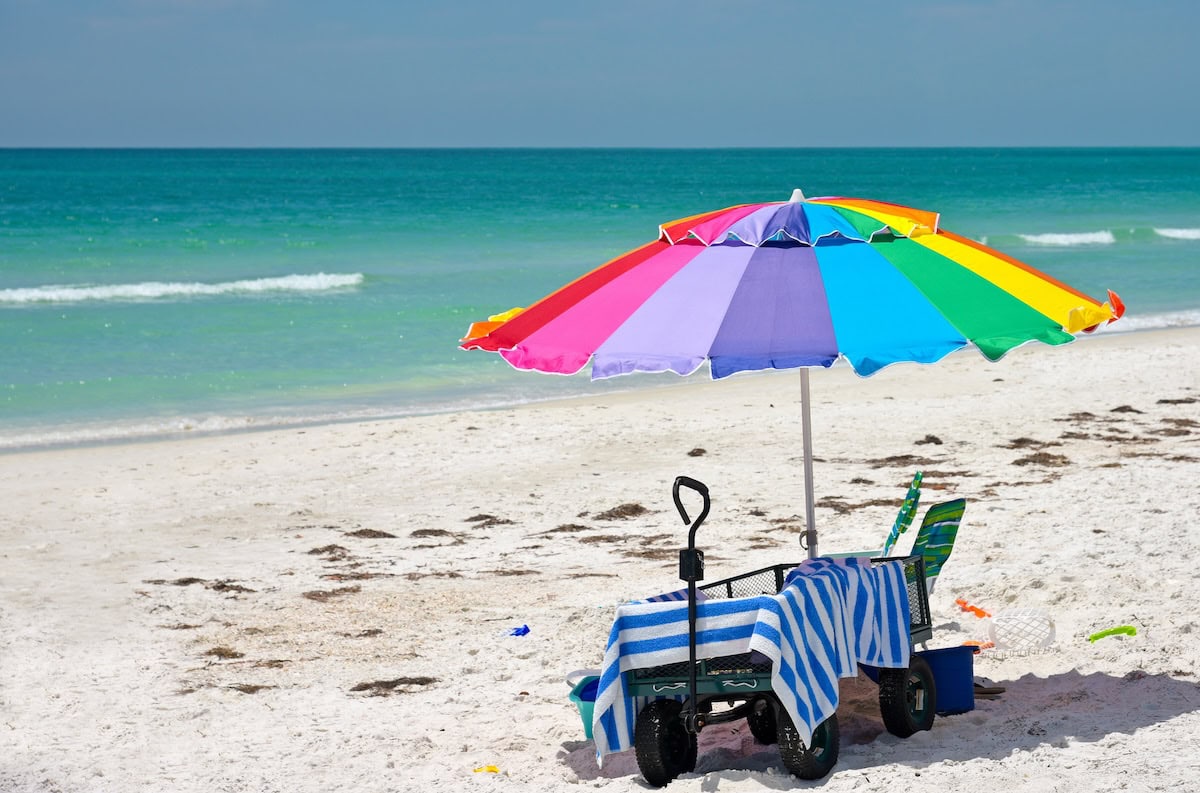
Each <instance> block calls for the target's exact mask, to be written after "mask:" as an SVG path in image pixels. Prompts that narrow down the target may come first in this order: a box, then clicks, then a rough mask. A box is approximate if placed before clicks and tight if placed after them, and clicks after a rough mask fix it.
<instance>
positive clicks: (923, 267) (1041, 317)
mask: <svg viewBox="0 0 1200 793" xmlns="http://www.w3.org/2000/svg"><path fill="white" fill-rule="evenodd" d="M1108 298H1109V300H1108V302H1105V303H1101V302H1099V301H1097V300H1094V299H1093V298H1091V297H1088V296H1087V295H1085V294H1083V293H1081V292H1079V291H1077V290H1075V289H1072V288H1071V287H1069V286H1067V285H1066V284H1063V283H1061V282H1059V281H1057V280H1055V279H1053V278H1051V277H1050V276H1048V275H1046V274H1045V273H1042V272H1039V271H1038V270H1036V269H1034V268H1033V267H1030V266H1029V265H1027V264H1023V263H1022V262H1019V261H1017V260H1016V259H1013V258H1011V257H1009V256H1006V255H1004V254H1003V253H1000V252H998V251H995V250H993V249H990V248H988V247H986V246H984V245H981V244H979V243H977V242H975V241H973V240H970V239H967V238H965V237H961V236H958V235H957V234H953V233H951V232H949V231H946V230H945V229H943V228H940V226H939V223H938V214H937V213H935V212H927V211H923V210H919V209H912V208H909V207H904V206H899V205H896V204H888V203H884V202H880V201H872V200H866V199H859V198H831V197H826V198H805V197H804V196H803V194H802V193H801V191H799V190H796V191H795V192H794V193H793V195H792V198H791V200H790V201H787V202H774V203H759V204H743V205H739V206H734V207H729V208H726V209H720V210H717V211H715V212H708V213H705V214H701V215H695V216H692V217H688V218H683V219H681V220H676V221H672V222H670V223H667V224H664V225H663V226H661V227H660V229H659V235H658V239H656V240H655V241H653V242H650V243H648V244H646V245H643V246H641V247H639V248H635V249H634V250H632V251H629V252H628V253H625V254H622V255H621V256H618V257H617V258H615V259H613V260H612V261H610V262H608V263H606V264H604V265H601V266H600V267H598V268H596V269H595V270H593V271H591V272H590V273H587V274H586V275H584V276H582V277H580V278H579V279H577V280H575V281H573V282H571V283H569V284H567V285H566V286H564V287H562V288H561V289H558V290H557V291H555V292H552V293H551V294H549V295H547V296H546V297H544V298H542V299H541V300H539V301H538V302H537V303H534V304H533V305H531V306H530V307H529V308H526V309H512V310H511V311H508V312H506V313H505V314H501V315H498V316H494V317H491V318H490V319H489V320H488V321H486V322H479V323H475V324H474V325H472V326H471V329H470V331H469V332H468V334H467V336H466V338H464V339H463V340H462V343H461V346H462V347H463V349H481V350H490V351H492V352H497V353H499V354H500V355H501V356H502V357H503V358H504V359H505V360H506V361H508V362H509V363H510V364H511V365H512V366H514V367H516V368H518V369H530V370H535V371H540V372H548V373H555V374H574V373H576V372H579V371H581V370H582V369H583V368H584V367H586V366H587V365H588V362H589V361H590V362H591V377H592V379H601V378H606V377H612V376H615V375H620V374H628V373H631V372H665V371H670V372H676V373H678V374H681V375H686V374H690V373H692V372H694V371H696V370H697V369H699V368H701V367H702V366H703V365H704V364H705V362H707V363H708V365H709V369H710V371H711V374H712V377H713V378H722V377H727V376H729V375H731V374H735V373H737V372H742V371H752V370H760V369H792V368H800V369H801V392H802V402H803V411H802V413H803V419H804V444H805V449H804V459H805V486H806V505H807V518H808V527H807V529H808V530H807V531H806V539H807V542H808V547H809V553H810V555H812V556H815V555H816V533H815V530H814V526H813V522H814V519H813V512H814V510H813V488H812V451H811V432H810V420H809V407H808V406H809V398H808V377H807V374H808V369H807V368H808V367H814V366H823V367H829V366H832V365H833V364H834V362H835V361H837V360H838V359H839V358H841V359H843V360H845V361H846V362H847V363H848V364H849V365H850V366H851V367H853V369H854V371H855V372H857V373H858V374H860V375H863V376H869V375H871V374H874V373H875V372H877V371H879V370H880V369H882V368H883V367H885V366H888V365H890V364H893V363H899V362H902V361H915V362H918V363H933V362H935V361H938V360H940V359H941V358H943V357H945V356H946V355H948V354H949V353H951V352H954V351H955V350H959V349H962V348H964V347H972V346H973V347H975V348H976V349H978V350H979V351H980V352H981V353H982V354H983V355H984V356H985V357H986V358H988V359H989V360H993V361H994V360H998V359H999V358H1001V357H1003V356H1004V354H1005V353H1007V352H1008V351H1009V350H1011V349H1012V348H1014V347H1017V346H1019V345H1022V344H1025V343H1027V342H1031V341H1040V342H1042V343H1044V344H1051V345H1055V344H1063V343H1065V342H1069V341H1071V340H1073V339H1074V337H1075V334H1077V333H1079V332H1081V331H1091V330H1094V329H1095V328H1097V327H1099V326H1100V325H1103V324H1105V323H1108V322H1112V321H1115V320H1116V319H1118V318H1119V317H1120V316H1121V315H1122V313H1123V312H1124V306H1123V305H1122V304H1121V301H1120V299H1119V298H1118V297H1117V296H1116V295H1115V294H1114V293H1113V292H1109V293H1108Z"/></svg>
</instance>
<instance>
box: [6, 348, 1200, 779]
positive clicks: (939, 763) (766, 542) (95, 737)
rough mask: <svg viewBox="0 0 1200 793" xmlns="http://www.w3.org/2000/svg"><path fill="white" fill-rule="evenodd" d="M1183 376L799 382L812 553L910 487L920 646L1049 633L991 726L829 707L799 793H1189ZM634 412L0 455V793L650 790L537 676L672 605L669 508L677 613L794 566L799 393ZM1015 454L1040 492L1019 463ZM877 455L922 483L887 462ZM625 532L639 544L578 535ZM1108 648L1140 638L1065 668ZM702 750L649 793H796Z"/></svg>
mask: <svg viewBox="0 0 1200 793" xmlns="http://www.w3.org/2000/svg"><path fill="white" fill-rule="evenodd" d="M1198 342H1200V332H1198V331H1196V330H1184V331H1171V332H1146V333H1136V334H1108V335H1103V336H1100V337H1098V338H1095V339H1089V340H1086V341H1083V342H1080V343H1077V344H1074V345H1070V346H1069V347H1066V348H1058V349H1047V348H1045V347H1041V346H1034V347H1029V348H1024V349H1021V350H1019V351H1016V352H1014V353H1013V354H1012V355H1011V356H1010V357H1009V359H1007V360H1005V361H1002V362H1000V363H998V364H989V363H987V362H986V361H984V360H982V359H981V358H979V357H978V356H977V355H975V354H974V353H971V354H963V355H959V356H955V357H954V358H953V359H951V360H947V361H944V362H942V363H941V364H939V365H937V366H932V367H918V366H900V367H895V368H893V369H889V370H887V371H885V372H883V373H881V374H879V375H878V376H876V377H873V378H871V379H869V380H861V379H858V378H856V377H855V376H854V375H853V374H851V373H849V372H847V371H828V372H824V371H818V372H814V373H813V378H812V381H813V397H814V406H813V420H814V427H815V431H814V447H815V451H816V456H817V458H818V462H817V464H816V477H817V491H818V498H819V499H823V500H824V502H823V503H824V504H826V506H821V507H819V508H818V510H817V518H818V523H819V527H820V530H821V547H822V549H824V550H826V551H845V550H855V549H859V548H871V547H877V546H878V545H879V544H880V542H881V541H882V538H883V536H884V534H885V532H886V530H887V528H888V527H889V526H890V524H891V521H892V518H893V516H894V513H895V508H894V507H892V506H861V507H858V508H853V509H849V510H846V511H844V512H840V511H838V510H836V509H835V508H833V507H834V506H837V505H846V506H848V507H854V505H860V504H863V503H864V502H869V501H871V500H874V499H899V498H900V496H901V495H902V494H903V492H904V487H905V485H906V482H907V479H908V478H909V477H910V476H911V475H912V472H913V471H914V470H916V469H917V468H921V469H923V470H924V471H925V472H926V483H927V484H926V492H925V497H924V498H925V502H924V503H925V504H928V503H932V502H933V501H934V500H936V499H938V498H940V497H945V498H952V497H956V496H965V497H967V498H968V499H969V500H970V502H969V506H968V509H967V521H966V523H965V525H964V528H963V530H962V532H961V533H960V536H959V540H958V545H957V548H956V549H955V553H954V556H953V557H952V558H951V560H950V562H949V563H948V565H947V567H946V570H945V571H944V573H943V575H942V578H941V580H940V582H939V584H938V588H937V590H936V591H935V593H934V596H933V603H932V607H933V612H934V623H935V637H934V641H933V642H932V643H931V646H949V645H954V644H959V643H961V642H962V641H964V640H966V639H970V638H974V637H975V636H976V634H977V633H978V631H979V630H980V624H979V623H978V621H977V620H976V618H975V617H973V616H971V615H969V614H964V613H963V612H961V611H960V610H959V609H958V608H957V607H956V606H955V604H954V600H955V598H956V597H963V598H966V599H968V600H969V601H971V602H973V603H976V604H978V605H980V606H983V607H984V608H988V609H990V610H992V611H1004V610H1006V609H1013V608H1040V609H1044V610H1046V612H1048V613H1049V614H1051V615H1052V616H1053V618H1054V620H1055V622H1056V625H1057V642H1056V644H1055V645H1054V646H1053V647H1052V648H1050V649H1049V650H1048V651H1046V652H1042V653H1038V654H1030V655H1023V656H1010V657H1005V658H997V657H995V654H994V653H985V654H983V655H981V656H979V657H978V658H977V660H976V666H975V673H976V674H977V675H980V676H986V677H988V678H991V679H992V680H994V681H996V682H998V683H999V684H1001V685H1003V686H1005V687H1006V688H1007V691H1006V692H1005V693H1004V695H1003V696H1002V697H1001V698H1000V699H998V700H992V701H983V700H981V701H979V702H978V703H977V707H976V709H975V710H974V711H973V712H970V713H967V714H962V715H958V716H949V717H944V718H939V719H938V720H937V721H936V723H935V724H934V727H933V729H932V730H931V731H929V732H925V733H920V734H918V735H916V736H914V737H912V738H910V739H908V740H898V739H896V738H894V737H892V736H891V735H889V734H888V733H886V732H884V731H883V727H882V724H881V722H880V720H879V715H878V707H877V703H876V702H875V699H874V697H875V690H874V687H873V686H872V685H870V684H869V683H866V682H862V681H845V683H844V686H843V706H842V709H841V711H840V717H841V721H842V731H843V745H842V750H841V760H840V762H839V764H838V767H837V768H836V769H835V771H834V773H833V774H832V775H831V776H829V777H828V778H827V779H825V780H824V781H823V782H821V783H819V784H820V787H821V788H822V789H824V790H827V791H848V790H855V791H875V790H877V791H884V790H887V791H894V790H910V789H918V788H919V789H923V790H940V791H955V790H980V789H989V790H1028V791H1074V790H1134V791H1139V790H1168V789H1177V788H1178V789H1188V788H1189V787H1194V786H1195V784H1196V778H1197V774H1198V773H1200V753H1198V752H1197V738H1196V736H1197V735H1198V734H1200V687H1198V685H1197V681H1198V680H1200V663H1198V659H1200V648H1198V646H1197V642H1198V641H1200V630H1198V627H1200V614H1198V610H1200V587H1198V586H1197V583H1196V575H1195V570H1196V566H1195V565H1196V560H1198V559H1200V525H1198V524H1200V521H1198V518H1200V346H1198ZM530 376H531V377H532V376H535V375H530ZM663 382H664V383H669V385H668V386H664V387H663V388H658V389H654V390H651V391H648V392H641V393H638V394H635V395H613V396H609V397H605V398H602V399H595V400H584V401H572V402H564V403H558V404H553V405H546V406H539V407H530V408H522V409H516V410H504V411H493V412H482V413H466V414H457V415H447V416H437V417H428V418H413V419H404V420H395V421H379V422H372V423H364V424H353V425H333V426H324V427H316V428H309V429H305V430H287V431H275V432H263V433H255V434H241V435H230V436H222V437H197V438H189V439H186V440H180V441H170V442H161V443H144V444H129V445H112V446H103V447H97V448H81V449H68V450H52V451H39V452H27V453H20V454H8V455H5V456H0V467H2V470H3V476H2V478H0V504H2V505H3V513H2V514H0V538H2V539H3V544H2V545H0V635H3V637H4V638H3V644H2V645H0V790H3V791H64V792H69V791H206V792H207V791H216V790H224V791H288V792H289V793H300V792H303V791H322V792H323V793H324V792H325V791H331V790H333V791H343V790H344V791H393V790H413V791H459V790H463V789H474V788H476V787H484V788H489V789H491V788H505V787H514V786H515V787H519V788H521V789H527V790H533V791H562V790H569V789H573V786H584V787H587V788H597V789H601V790H605V791H640V790H644V789H645V783H644V782H643V781H642V779H641V776H640V774H639V773H638V771H637V767H636V763H635V760H634V758H633V756H632V753H631V752H630V753H625V754H622V755H616V756H613V757H610V758H608V759H607V760H606V762H605V764H604V767H603V769H600V768H597V765H596V762H595V760H594V757H593V749H592V746H591V744H590V742H587V741H585V740H584V739H583V733H582V727H581V724H580V720H579V717H578V715H577V714H576V712H575V710H574V709H573V707H572V706H571V705H570V703H569V702H568V701H567V693H568V688H567V685H566V684H565V683H564V681H563V677H564V675H565V674H566V673H567V672H568V671H570V670H572V669H575V668H579V667H589V666H596V665H598V663H599V661H600V658H601V655H602V653H603V650H604V642H605V639H606V638H607V635H608V629H609V626H610V624H611V619H612V615H613V607H614V606H615V605H616V604H617V603H618V602H620V601H622V600H624V599H628V598H633V597H641V596H645V595H649V594H652V593H654V592H658V591H663V590H666V589H672V588H675V587H676V586H678V582H677V569H676V566H677V563H676V554H677V549H678V548H679V547H680V546H681V545H683V544H684V543H685V541H686V533H685V531H684V528H685V527H684V526H683V524H682V523H681V522H680V520H679V517H678V516H677V514H676V513H675V510H674V508H673V506H672V504H671V501H670V484H671V482H672V480H673V479H674V477H675V476H676V475H678V474H687V475H690V476H693V477H695V478H698V479H700V480H702V481H704V482H706V483H707V484H708V485H709V486H710V487H711V489H712V493H713V498H714V507H713V511H712V514H711V516H710V518H709V520H708V522H707V524H706V525H705V526H704V527H703V528H702V529H701V530H700V535H699V542H700V544H701V546H702V547H703V548H705V549H706V551H707V559H708V571H707V572H708V576H707V578H708V580H710V581H712V580H716V579H718V578H721V577H725V576H727V575H732V574H736V573H740V572H744V571H749V570H752V569H754V568H756V567H761V566H765V565H769V564H775V563H777V562H782V561H787V560H790V559H799V558H802V557H803V552H801V551H800V550H799V548H798V547H797V535H796V531H797V530H798V527H799V525H800V523H801V521H802V519H801V518H799V517H796V516H799V515H802V513H803V506H802V505H803V493H802V484H801V483H802V475H801V471H800V462H799V461H800V454H801V453H800V421H799V404H798V403H799V378H798V376H797V375H796V374H795V373H771V374H767V375H761V376H752V377H742V378H734V379H733V380H731V381H726V382H721V383H707V382H703V381H700V380H698V379H694V380H688V381H676V380H673V379H670V378H666V379H664V381H663ZM1163 399H1166V400H1183V399H1191V400H1193V401H1191V402H1179V403H1175V404H1170V403H1163V402H1160V401H1159V400H1163ZM1123 405H1128V406H1130V407H1131V408H1133V410H1131V411H1121V412H1114V410H1113V409H1114V408H1118V407H1120V406H1123ZM1085 412H1086V413H1090V414H1092V415H1091V416H1083V415H1078V414H1081V413H1085ZM1073 414H1074V416H1073ZM1072 416H1073V417H1072ZM926 435H933V436H936V437H937V438H938V439H940V440H941V441H942V443H941V444H940V445H939V444H934V443H925V444H919V443H918V441H921V440H922V439H924V438H925V436H926ZM1022 438H1025V439H1032V441H1035V442H1037V443H1036V444H1035V445H1032V446H1031V445H1029V444H1030V442H1029V441H1022V442H1021V443H1019V444H1013V443H1012V441H1014V440H1017V439H1022ZM1043 444H1044V445H1043ZM1014 446H1018V447H1020V446H1024V448H1013V447H1014ZM697 448H701V449H704V450H706V453H705V454H703V455H697V456H689V454H688V453H689V451H690V450H693V449H697ZM1038 452H1044V453H1046V454H1049V455H1061V456H1062V457H1061V458H1048V462H1059V463H1062V464H1061V465H1047V464H1045V463H1043V464H1038V463H1033V464H1025V465H1021V464H1019V463H1020V461H1021V460H1022V459H1023V458H1028V457H1030V456H1031V455H1034V454H1037V453H1038ZM897 455H917V456H920V457H925V458H928V460H927V461H914V460H900V461H893V462H891V463H888V462H880V461H883V460H885V459H886V458H889V457H893V456H897ZM855 479H865V480H869V482H861V481H860V482H853V483H852V481H851V480H855ZM625 503H638V504H641V505H644V506H645V507H646V508H648V509H649V512H648V513H647V514H644V515H642V516H640V517H636V518H631V519H627V520H611V521H605V520H601V519H600V517H599V515H600V513H602V512H603V511H605V510H608V509H611V508H613V507H617V506H619V505H621V504H625ZM481 515H491V516H494V518H493V519H482V518H479V517H478V516H481ZM473 518H474V520H473ZM580 527H583V528H580ZM363 529H370V530H376V531H382V532H387V533H389V534H391V535H395V536H394V537H378V538H371V537H361V536H354V535H353V534H352V532H355V531H359V530H363ZM329 546H339V548H340V549H344V550H339V549H338V548H332V549H331V548H329ZM322 548H325V549H326V550H325V551H323V552H321V553H314V551H315V550H316V549H322ZM355 576H360V577H358V578H356V577H355ZM362 576H365V577H362ZM187 579H195V580H194V581H193V582H192V583H188V582H187ZM242 588H244V590H243V589H242ZM311 593H332V594H326V595H324V596H322V595H319V594H318V595H316V596H313V597H306V596H305V595H306V594H311ZM314 597H317V598H320V597H323V599H314ZM1121 624H1129V625H1134V626H1136V627H1137V630H1138V633H1137V635H1136V636H1133V637H1129V636H1122V637H1113V638H1107V639H1103V640H1100V641H1098V642H1096V643H1089V642H1088V641H1087V639H1086V637H1087V636H1088V635H1089V634H1091V633H1093V632H1095V631H1097V630H1100V629H1102V628H1107V627H1110V626H1114V625H1121ZM520 625H528V626H529V629H530V631H529V633H528V635H525V636H521V637H515V636H509V635H507V633H508V631H509V629H510V628H513V627H516V626H520ZM220 648H224V650H221V649H220ZM218 653H220V654H218ZM225 656H228V657H225ZM398 679H400V680H402V681H407V682H401V683H400V684H398V685H396V687H394V688H392V689H390V690H388V691H389V693H390V695H388V696H380V695H372V692H371V691H370V690H368V691H363V692H356V691H354V690H353V689H354V688H355V686H356V685H357V684H361V683H371V682H374V681H395V680H398ZM256 686H262V687H263V688H260V689H257V690H256V689H254V688H253V687H256ZM239 687H241V690H239ZM700 741H701V757H700V761H699V765H698V768H697V770H696V772H695V773H694V774H690V775H685V776H684V777H681V778H680V779H679V780H677V781H676V782H675V783H674V784H672V786H671V788H670V789H671V790H680V791H718V790H719V791H722V793H731V792H737V791H758V790H764V789H765V790H778V789H789V788H802V787H812V786H813V783H804V782H801V781H799V780H797V779H794V778H791V777H789V776H787V775H786V773H785V772H784V771H783V770H782V766H781V764H780V762H779V755H778V751H777V750H776V749H775V748H773V747H760V746H757V745H756V744H754V742H753V741H752V739H751V738H750V735H749V731H748V730H747V729H746V728H745V726H744V724H742V723H739V724H734V725H725V726H722V727H714V728H710V729H709V730H708V731H706V732H704V733H703V734H702V735H701V738H700ZM489 765H491V766H495V767H496V768H497V769H498V773H492V772H490V771H487V770H484V771H478V772H477V771H476V770H475V769H477V768H481V767H485V766H489ZM918 777H919V778H918Z"/></svg>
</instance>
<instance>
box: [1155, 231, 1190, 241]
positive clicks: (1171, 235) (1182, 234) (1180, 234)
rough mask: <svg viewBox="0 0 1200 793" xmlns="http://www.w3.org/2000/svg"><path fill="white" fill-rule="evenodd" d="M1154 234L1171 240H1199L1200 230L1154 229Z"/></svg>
mask: <svg viewBox="0 0 1200 793" xmlns="http://www.w3.org/2000/svg"><path fill="white" fill-rule="evenodd" d="M1154 233H1155V234H1157V235H1158V236H1160V237H1166V238H1167V239H1172V240H1200V229H1155V230H1154Z"/></svg>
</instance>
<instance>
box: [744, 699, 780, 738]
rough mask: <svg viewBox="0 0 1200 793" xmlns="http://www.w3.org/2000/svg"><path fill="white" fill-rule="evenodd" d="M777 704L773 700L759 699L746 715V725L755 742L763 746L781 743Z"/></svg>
mask: <svg viewBox="0 0 1200 793" xmlns="http://www.w3.org/2000/svg"><path fill="white" fill-rule="evenodd" d="M775 707H776V706H775V703H774V702H772V701H771V699H767V698H759V699H756V700H755V701H754V707H753V708H751V710H750V713H748V714H747V715H746V724H747V725H748V726H749V727H750V734H751V735H753V736H754V740H756V741H758V742H759V743H761V744H762V745H763V746H770V745H771V744H773V743H778V742H779V725H778V722H776V720H775Z"/></svg>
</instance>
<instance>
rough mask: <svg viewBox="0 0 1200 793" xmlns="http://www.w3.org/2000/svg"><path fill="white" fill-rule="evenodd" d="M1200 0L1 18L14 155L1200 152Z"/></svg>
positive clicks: (45, 12)
mask: <svg viewBox="0 0 1200 793" xmlns="http://www.w3.org/2000/svg"><path fill="white" fill-rule="evenodd" d="M1198 23H1200V3H1197V2H1195V0H1122V1H1121V2H1115V1H1113V0H976V1H975V2H969V1H968V0H945V1H944V2H925V1H923V0H908V1H907V2H904V1H903V0H897V1H895V2H879V1H877V0H824V2H813V1H811V0H738V2H734V0H636V1H634V2H630V1H629V0H601V1H600V2H577V0H546V1H544V0H528V1H527V0H489V1H487V2H485V1H483V0H458V2H438V1H437V0H432V1H431V2H418V1H417V0H336V2H335V1H334V0H327V1H326V2H315V1H311V0H74V1H73V2H71V1H68V0H0V147H37V146H47V147H191V146H205V147H207V146H213V147H225V146H244V147H274V146H278V147H513V146H520V147H547V146H554V147H557V146H564V147H574V146H584V147H596V146H599V147H625V146H637V147H643V146H644V147H683V148H687V147H809V146H1197V145H1200V101H1197V96H1200V45H1197V43H1196V38H1195V37H1196V31H1197V30H1198V29H1200V24H1198Z"/></svg>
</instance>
